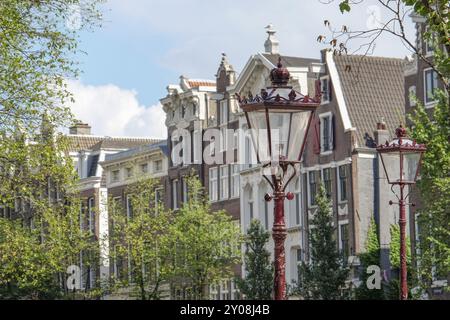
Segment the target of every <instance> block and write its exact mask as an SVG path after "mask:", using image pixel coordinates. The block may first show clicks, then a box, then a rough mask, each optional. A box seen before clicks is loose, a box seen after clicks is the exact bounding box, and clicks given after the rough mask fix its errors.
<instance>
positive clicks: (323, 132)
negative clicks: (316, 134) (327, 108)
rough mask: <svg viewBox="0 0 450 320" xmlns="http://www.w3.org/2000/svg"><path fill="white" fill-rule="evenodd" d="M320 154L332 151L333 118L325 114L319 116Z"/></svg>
mask: <svg viewBox="0 0 450 320" xmlns="http://www.w3.org/2000/svg"><path fill="white" fill-rule="evenodd" d="M320 137H321V138H320V152H322V153H323V152H328V151H331V150H332V149H333V116H332V115H331V114H327V115H324V116H322V115H321V116H320Z"/></svg>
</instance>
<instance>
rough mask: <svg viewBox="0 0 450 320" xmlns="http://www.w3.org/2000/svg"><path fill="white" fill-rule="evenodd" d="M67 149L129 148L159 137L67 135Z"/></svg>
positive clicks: (150, 141)
mask: <svg viewBox="0 0 450 320" xmlns="http://www.w3.org/2000/svg"><path fill="white" fill-rule="evenodd" d="M67 138H68V140H69V146H68V149H69V151H81V150H85V151H87V150H100V149H130V148H134V147H137V146H141V145H144V144H153V143H157V142H160V141H161V140H160V139H153V138H135V137H107V136H93V135H74V134H69V135H67Z"/></svg>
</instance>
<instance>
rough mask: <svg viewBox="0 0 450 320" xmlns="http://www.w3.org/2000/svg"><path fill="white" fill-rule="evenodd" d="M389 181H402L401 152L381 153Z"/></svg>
mask: <svg viewBox="0 0 450 320" xmlns="http://www.w3.org/2000/svg"><path fill="white" fill-rule="evenodd" d="M380 155H381V158H382V160H383V166H384V170H385V171H386V175H387V179H388V181H389V183H396V182H400V152H384V153H380Z"/></svg>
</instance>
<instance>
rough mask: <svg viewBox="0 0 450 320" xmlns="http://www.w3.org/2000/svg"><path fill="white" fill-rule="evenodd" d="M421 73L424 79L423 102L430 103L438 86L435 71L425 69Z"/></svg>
mask: <svg viewBox="0 0 450 320" xmlns="http://www.w3.org/2000/svg"><path fill="white" fill-rule="evenodd" d="M423 74H424V81H425V103H432V102H433V101H434V94H435V92H436V89H437V87H438V78H437V73H436V72H435V71H434V70H433V69H425V70H424V71H423Z"/></svg>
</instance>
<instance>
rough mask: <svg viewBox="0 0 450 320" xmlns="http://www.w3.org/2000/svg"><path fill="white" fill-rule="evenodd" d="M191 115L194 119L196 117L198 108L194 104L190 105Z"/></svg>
mask: <svg viewBox="0 0 450 320" xmlns="http://www.w3.org/2000/svg"><path fill="white" fill-rule="evenodd" d="M192 114H193V115H194V116H195V117H196V116H198V107H197V104H196V103H193V104H192Z"/></svg>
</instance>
